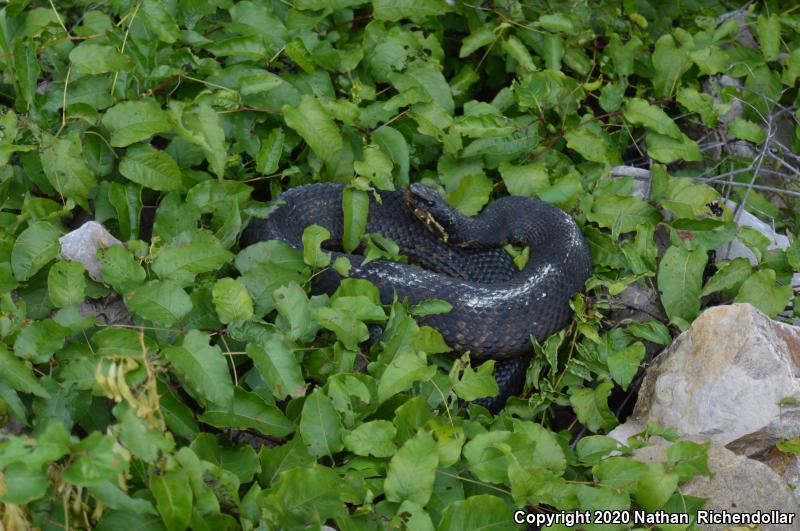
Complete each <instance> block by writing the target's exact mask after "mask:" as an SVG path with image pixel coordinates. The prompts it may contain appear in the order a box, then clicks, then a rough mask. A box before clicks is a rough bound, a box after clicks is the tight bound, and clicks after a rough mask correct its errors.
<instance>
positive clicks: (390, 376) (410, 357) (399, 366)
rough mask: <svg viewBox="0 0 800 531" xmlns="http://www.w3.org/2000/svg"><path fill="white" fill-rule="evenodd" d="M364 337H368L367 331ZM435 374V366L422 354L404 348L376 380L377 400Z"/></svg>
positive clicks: (386, 397) (384, 398) (388, 396)
mask: <svg viewBox="0 0 800 531" xmlns="http://www.w3.org/2000/svg"><path fill="white" fill-rule="evenodd" d="M364 328H365V330H366V327H364ZM366 337H369V332H367V333H366ZM366 337H365V339H366ZM435 374H436V366H434V365H428V362H427V360H426V358H425V356H424V355H422V354H421V353H417V352H415V351H413V350H404V351H402V352H401V353H400V354H398V355H397V356H395V358H394V359H393V360H392V362H391V363H390V364H389V366H388V367H386V370H385V371H384V372H383V374H382V375H381V377H380V380H379V381H378V400H379V401H380V402H384V401H386V400H387V399H388V398H390V397H392V396H394V395H395V394H397V393H401V392H403V391H405V390H407V389H408V388H410V387H411V385H413V384H414V382H420V381H421V382H424V381H428V380H430V379H431V378H433V376H434V375H435Z"/></svg>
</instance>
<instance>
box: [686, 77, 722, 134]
mask: <svg viewBox="0 0 800 531" xmlns="http://www.w3.org/2000/svg"><path fill="white" fill-rule="evenodd" d="M677 100H678V103H680V104H681V105H683V106H684V107H685V108H686V109H687V110H689V111H692V112H696V113H698V114H699V115H700V119H701V120H703V123H704V124H705V125H706V126H708V127H710V128H712V129H713V128H715V127H716V126H717V114H716V112H714V101H713V99H712V98H711V96H710V95H708V94H706V93H704V92H698V91H697V89H693V88H689V87H683V88H681V89H680V90H679V91H678V95H677Z"/></svg>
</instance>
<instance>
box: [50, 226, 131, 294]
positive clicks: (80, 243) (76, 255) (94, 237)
mask: <svg viewBox="0 0 800 531" xmlns="http://www.w3.org/2000/svg"><path fill="white" fill-rule="evenodd" d="M58 241H59V242H60V243H61V257H62V258H64V259H65V260H74V261H76V262H80V263H81V264H83V267H85V268H86V271H87V272H88V273H89V276H90V277H92V278H93V279H94V280H97V281H101V280H103V275H102V274H101V273H100V262H99V261H98V260H97V258H96V255H97V250H98V249H100V248H103V247H110V246H111V245H114V244H121V243H122V242H121V241H119V240H118V239H116V238H115V237H114V236H113V235H112V234H111V233H110V232H108V231H107V230H106V228H105V227H104V226H103V225H101V224H100V223H97V222H96V221H87V222H86V223H84V224H83V225H81V226H80V227H78V228H77V229H75V230H74V231H72V232H69V233H67V234H65V235H64V236H62V237H61V238H59V239H58Z"/></svg>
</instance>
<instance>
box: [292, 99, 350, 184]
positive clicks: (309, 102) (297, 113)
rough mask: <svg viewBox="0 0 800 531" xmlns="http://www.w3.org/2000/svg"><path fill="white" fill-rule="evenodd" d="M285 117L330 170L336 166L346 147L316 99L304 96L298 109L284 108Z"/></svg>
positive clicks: (334, 125) (337, 129)
mask: <svg viewBox="0 0 800 531" xmlns="http://www.w3.org/2000/svg"><path fill="white" fill-rule="evenodd" d="M283 117H284V120H285V121H286V125H287V126H288V127H291V128H292V129H294V130H295V131H297V133H298V134H299V135H300V136H301V137H303V140H305V141H306V143H307V144H308V145H309V147H311V149H312V150H313V151H314V153H316V154H317V156H318V157H319V158H320V159H322V161H323V162H325V164H326V165H327V166H328V167H329V168H332V167H334V166H335V164H336V156H337V153H338V152H339V150H341V149H342V147H343V145H344V141H343V140H342V134H341V133H340V132H339V128H338V127H336V124H335V123H334V122H333V120H332V119H331V117H330V115H329V114H328V112H327V111H326V110H325V108H324V107H322V105H320V103H319V101H318V100H317V99H316V98H315V97H313V96H309V95H304V96H303V97H301V98H300V105H298V106H297V107H290V106H288V105H287V106H284V108H283Z"/></svg>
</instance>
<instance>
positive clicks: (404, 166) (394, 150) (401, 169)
mask: <svg viewBox="0 0 800 531" xmlns="http://www.w3.org/2000/svg"><path fill="white" fill-rule="evenodd" d="M372 141H373V142H375V144H377V145H378V147H380V148H381V151H382V152H384V153H386V154H388V155H389V158H391V159H392V163H394V165H395V166H397V170H398V171H397V184H398V185H399V186H402V187H405V186H408V184H409V181H408V169H409V164H410V160H409V159H410V155H409V147H408V142H406V139H405V137H404V136H403V135H402V133H400V131H398V130H397V129H394V128H393V127H389V126H387V125H383V126H381V127H380V128H378V130H377V131H375V132H374V133H372Z"/></svg>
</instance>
